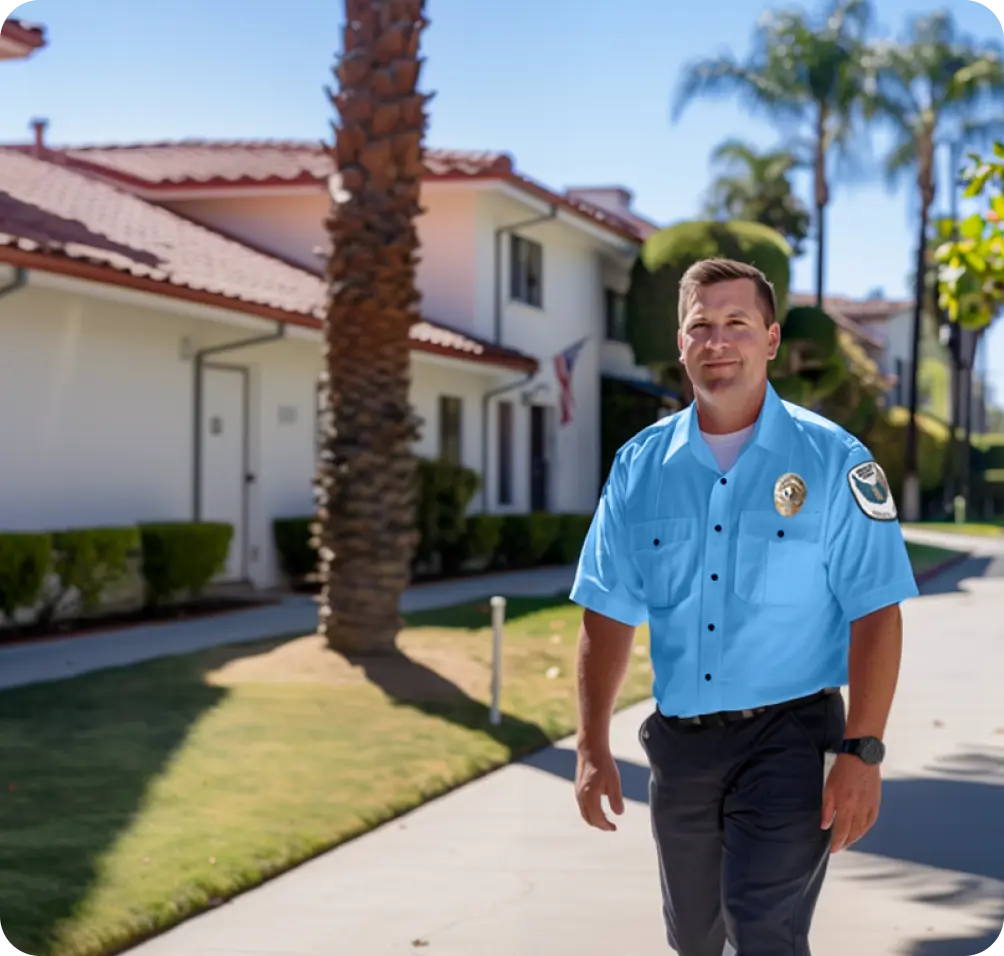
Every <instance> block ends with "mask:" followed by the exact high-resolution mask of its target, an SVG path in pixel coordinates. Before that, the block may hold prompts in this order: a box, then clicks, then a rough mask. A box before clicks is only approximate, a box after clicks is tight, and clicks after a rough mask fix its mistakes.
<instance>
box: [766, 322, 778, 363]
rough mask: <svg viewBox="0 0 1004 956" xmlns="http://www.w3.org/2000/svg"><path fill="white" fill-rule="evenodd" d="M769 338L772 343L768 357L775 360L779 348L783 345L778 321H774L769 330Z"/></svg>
mask: <svg viewBox="0 0 1004 956" xmlns="http://www.w3.org/2000/svg"><path fill="white" fill-rule="evenodd" d="M767 338H768V341H769V343H770V351H769V352H768V358H769V359H770V360H771V361H773V360H774V359H776V358H777V350H778V348H780V346H781V326H780V325H779V324H778V323H777V322H774V323H773V324H772V325H771V327H770V328H769V329H768V330H767Z"/></svg>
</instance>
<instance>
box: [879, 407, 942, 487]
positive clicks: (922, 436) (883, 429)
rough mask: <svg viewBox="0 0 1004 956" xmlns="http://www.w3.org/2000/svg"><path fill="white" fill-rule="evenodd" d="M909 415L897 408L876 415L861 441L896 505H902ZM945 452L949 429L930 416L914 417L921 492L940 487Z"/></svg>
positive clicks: (902, 409) (904, 409) (919, 415)
mask: <svg viewBox="0 0 1004 956" xmlns="http://www.w3.org/2000/svg"><path fill="white" fill-rule="evenodd" d="M909 421H910V412H909V410H908V409H906V408H902V407H899V406H896V407H894V408H890V409H888V410H886V412H885V413H884V414H882V415H879V416H878V417H877V418H876V419H875V422H874V424H873V425H872V428H871V430H870V431H869V432H868V434H867V435H866V436H865V437H864V438H862V441H863V442H864V443H865V444H866V445H867V446H868V448H869V449H870V450H871V453H872V455H874V456H875V460H876V461H877V462H878V463H879V464H880V465H881V466H882V469H883V470H884V471H885V473H886V477H887V478H888V479H889V487H890V488H891V489H892V493H893V496H894V497H895V499H896V502H897V503H898V504H900V503H902V501H903V478H904V476H905V473H906V429H907V424H908V423H909ZM947 451H948V429H947V428H946V427H945V426H944V425H943V424H941V423H940V422H938V421H936V420H935V419H933V418H931V417H930V416H929V415H924V414H922V413H918V415H917V467H918V470H919V473H920V488H921V491H922V492H924V493H929V492H932V491H935V490H937V489H938V488H939V487H941V485H942V482H943V480H944V474H945V455H946V454H947Z"/></svg>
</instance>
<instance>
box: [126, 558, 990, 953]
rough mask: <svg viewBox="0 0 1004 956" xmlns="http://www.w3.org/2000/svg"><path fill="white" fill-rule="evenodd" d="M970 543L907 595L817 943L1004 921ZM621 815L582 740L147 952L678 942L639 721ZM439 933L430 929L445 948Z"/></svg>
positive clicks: (178, 931) (643, 948) (939, 942)
mask: <svg viewBox="0 0 1004 956" xmlns="http://www.w3.org/2000/svg"><path fill="white" fill-rule="evenodd" d="M986 568H987V565H986V563H985V562H984V563H980V562H978V561H975V560H974V561H970V562H967V563H966V564H965V565H963V566H961V567H958V568H955V569H953V570H952V571H951V572H949V573H947V574H945V575H943V576H941V577H940V578H938V579H936V580H935V581H932V582H929V583H928V584H926V585H924V586H923V588H922V591H923V596H922V597H920V598H919V599H916V600H914V601H911V602H909V603H908V604H907V605H906V606H905V608H904V614H905V622H906V653H905V660H904V666H903V672H902V679H901V684H900V691H899V696H898V700H897V704H896V707H895V709H894V713H893V719H892V722H891V724H890V727H889V733H888V735H887V740H888V744H889V759H888V762H887V765H886V769H885V781H886V782H885V785H884V791H883V809H882V815H881V817H880V819H879V822H878V824H877V825H876V827H875V829H874V830H873V831H872V833H870V834H869V835H868V836H867V837H866V838H865V840H864V841H862V842H861V843H859V844H858V845H857V846H856V847H855V848H854V849H853V850H851V851H848V852H845V853H843V854H841V855H839V856H838V857H836V858H834V860H833V864H832V867H831V871H830V877H829V880H828V882H827V884H826V886H825V888H824V891H823V897H822V900H821V902H820V907H819V910H818V911H817V912H818V915H817V919H816V923H815V927H814V931H813V935H812V947H813V948H812V952H813V956H848V954H854V956H973V954H976V953H980V952H983V951H984V950H985V949H987V947H989V946H990V944H991V943H992V942H994V941H995V940H996V938H997V936H998V935H999V934H1000V932H1001V927H1002V924H1004V827H1001V824H1000V816H1001V807H1002V806H1004V735H1002V734H1004V716H1002V712H1001V708H1000V703H999V688H1000V687H1001V686H1002V684H1004V653H1002V651H1004V625H1002V623H1001V622H1002V621H1004V581H1002V580H1000V579H994V578H988V577H984V576H983V575H984V574H985V572H986ZM650 706H651V704H648V703H646V704H642V705H639V706H636V707H633V708H631V709H629V710H626V711H624V712H622V713H620V714H619V715H618V716H617V717H616V718H615V721H614V725H613V736H612V742H613V746H614V751H615V755H616V756H617V758H618V760H619V762H620V767H621V776H622V783H623V788H624V792H625V797H626V803H627V807H626V813H625V815H624V816H623V817H621V818H619V832H617V833H615V834H608V833H600V832H598V831H594V830H590V829H588V828H587V827H586V826H585V825H584V824H583V823H582V821H581V820H580V819H579V816H578V812H577V810H576V807H575V803H574V798H573V791H572V778H573V774H574V766H575V754H574V743H573V741H572V740H571V739H569V740H565V741H562V742H561V743H559V744H558V745H557V746H555V747H551V748H548V749H547V750H544V751H542V752H541V753H539V754H537V755H535V756H534V757H532V758H531V759H528V760H525V761H523V762H521V763H518V764H515V765H512V766H508V767H506V768H504V769H502V770H499V771H498V772H496V773H494V774H491V775H489V776H487V777H484V778H482V779H480V780H478V781H476V782H474V783H471V784H469V785H468V786H465V787H463V788H461V789H459V790H457V791H455V792H454V793H452V794H449V795H447V796H445V797H443V798H441V799H439V800H436V801H434V802H432V803H429V804H427V805H425V806H424V807H421V808H420V809H418V810H416V811H415V812H413V813H411V814H409V815H408V816H406V817H404V818H402V819H400V820H399V821H396V822H393V823H390V824H387V825H386V826H383V827H381V828H379V829H377V830H375V831H373V832H371V833H370V834H368V835H366V836H364V837H362V838H360V839H358V840H356V841H354V842H352V843H349V844H347V845H345V846H343V847H341V848H338V849H336V850H333V851H332V852H330V853H327V854H325V855H323V856H321V857H319V858H317V859H316V860H314V861H312V862H310V863H307V864H305V865H303V866H301V867H299V868H298V869H296V870H294V871H291V872H289V873H287V874H285V875H283V876H281V877H279V878H277V879H275V880H273V881H271V882H270V883H268V884H266V885H264V886H262V887H260V888H258V889H256V890H253V891H251V892H249V893H247V894H245V895H244V896H242V897H239V898H237V899H235V900H234V901H232V902H230V903H228V904H225V905H223V906H221V907H219V908H218V909H216V910H213V911H212V912H209V913H207V914H204V915H202V916H199V917H197V918H195V919H193V920H190V921H189V922H187V923H185V924H182V925H181V926H179V927H177V928H175V929H174V930H172V931H170V932H168V933H166V934H165V935H163V936H161V937H160V938H158V939H155V940H151V941H150V942H148V943H145V944H143V945H141V946H139V947H137V948H135V949H133V950H132V951H131V953H132V956H189V954H193V953H195V954H198V956H249V954H256V956H307V954H322V953H323V954H325V956H404V954H409V953H415V952H428V953H430V954H433V956H615V954H617V956H620V954H627V956H668V953H669V950H668V949H667V947H666V944H665V940H664V936H663V929H662V923H661V914H660V900H659V891H658V876H657V871H656V862H655V857H654V851H653V847H652V841H651V837H650V831H649V819H648V807H647V791H646V787H647V780H648V768H647V766H646V763H645V758H644V754H643V751H642V749H641V746H640V744H639V742H638V739H637V730H638V726H639V724H640V722H641V720H642V719H643V718H644V716H645V715H646V713H647V712H648V710H649V708H650ZM426 947H427V948H426Z"/></svg>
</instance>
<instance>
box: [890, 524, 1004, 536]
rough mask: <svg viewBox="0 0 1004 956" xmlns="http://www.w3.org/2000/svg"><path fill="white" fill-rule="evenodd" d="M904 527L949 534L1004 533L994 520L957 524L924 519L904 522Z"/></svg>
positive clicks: (997, 534)
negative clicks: (912, 522) (911, 522)
mask: <svg viewBox="0 0 1004 956" xmlns="http://www.w3.org/2000/svg"><path fill="white" fill-rule="evenodd" d="M903 527H904V528H915V529H916V530H918V531H943V532H947V533H948V534H975V535H986V536H988V537H997V536H999V535H1001V534H1004V527H1002V526H1001V525H1000V524H994V523H992V522H978V521H963V522H960V523H959V524H955V523H954V522H952V521H923V522H918V523H915V524H904V525H903Z"/></svg>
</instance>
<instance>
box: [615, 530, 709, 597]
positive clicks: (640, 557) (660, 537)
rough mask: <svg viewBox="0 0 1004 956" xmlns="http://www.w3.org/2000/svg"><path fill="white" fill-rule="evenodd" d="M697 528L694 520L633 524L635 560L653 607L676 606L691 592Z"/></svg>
mask: <svg viewBox="0 0 1004 956" xmlns="http://www.w3.org/2000/svg"><path fill="white" fill-rule="evenodd" d="M696 528H697V522H696V519H694V518H658V519H655V520H653V521H639V522H636V523H635V524H632V525H631V529H630V537H631V560H632V561H633V562H634V565H635V567H636V568H637V569H638V573H639V574H640V575H641V579H642V588H643V590H644V592H645V600H646V601H648V604H649V606H650V607H672V606H673V605H674V604H679V603H680V602H681V601H682V600H683V599H684V598H685V597H686V596H687V594H688V593H689V590H690V584H691V581H692V580H693V575H694V570H695V569H694V563H695V555H694V552H695V549H696V543H695V539H694V535H695V531H696Z"/></svg>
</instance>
